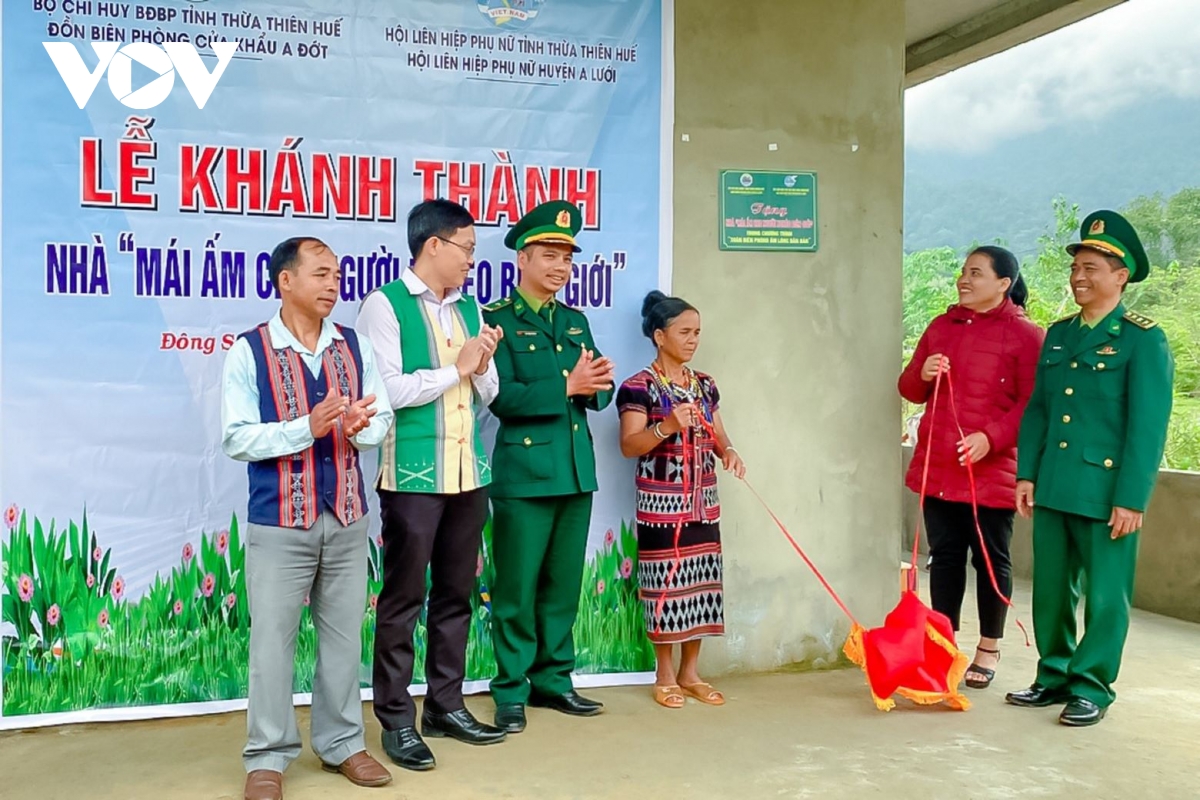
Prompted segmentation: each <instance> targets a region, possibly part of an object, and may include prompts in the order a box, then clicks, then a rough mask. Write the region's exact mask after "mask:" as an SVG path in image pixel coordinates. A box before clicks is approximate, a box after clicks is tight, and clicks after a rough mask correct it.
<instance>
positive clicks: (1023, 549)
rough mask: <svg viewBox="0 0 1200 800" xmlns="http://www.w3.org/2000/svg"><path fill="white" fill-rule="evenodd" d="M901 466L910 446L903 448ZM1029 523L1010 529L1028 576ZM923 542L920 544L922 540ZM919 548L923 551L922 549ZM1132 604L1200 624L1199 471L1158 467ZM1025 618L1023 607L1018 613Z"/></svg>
mask: <svg viewBox="0 0 1200 800" xmlns="http://www.w3.org/2000/svg"><path fill="white" fill-rule="evenodd" d="M903 459H904V464H905V465H906V466H907V464H908V462H909V461H910V460H911V459H912V448H910V447H904V448H903ZM917 506H918V501H917V496H916V494H914V493H913V492H910V491H908V490H907V489H905V490H904V529H905V533H904V541H905V542H906V546H907V547H908V548H909V550H910V551H911V548H912V537H913V532H914V530H915V524H916V520H917V513H918V512H917ZM1032 533H1033V532H1032V526H1031V525H1030V524H1029V522H1027V521H1026V520H1023V519H1021V518H1020V517H1018V518H1017V523H1016V526H1015V527H1014V530H1013V544H1012V557H1013V572H1014V573H1015V574H1016V575H1017V576H1018V577H1020V578H1025V579H1029V578H1031V577H1032V576H1033V546H1032V538H1031V537H1032ZM922 544H923V545H924V542H922ZM922 550H923V551H925V552H927V551H926V550H925V548H924V547H922ZM1133 604H1134V606H1136V607H1137V608H1141V609H1144V610H1146V611H1153V612H1154V613H1156V614H1165V615H1167V616H1170V617H1177V618H1178V619H1183V620H1188V621H1189V622H1200V473H1195V472H1178V471H1175V470H1163V471H1162V472H1160V473H1159V474H1158V486H1157V487H1156V488H1155V490H1154V496H1153V497H1152V498H1151V500H1150V508H1149V509H1147V511H1146V521H1145V527H1144V528H1143V529H1142V533H1141V543H1140V544H1139V547H1138V565H1137V581H1136V583H1135V584H1134V591H1133ZM1022 616H1023V618H1024V619H1029V613H1028V610H1027V609H1026V610H1025V611H1024V612H1023V614H1022Z"/></svg>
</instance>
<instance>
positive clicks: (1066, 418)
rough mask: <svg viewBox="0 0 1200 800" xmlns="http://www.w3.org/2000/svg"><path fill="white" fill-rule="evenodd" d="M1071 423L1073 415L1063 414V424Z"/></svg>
mask: <svg viewBox="0 0 1200 800" xmlns="http://www.w3.org/2000/svg"><path fill="white" fill-rule="evenodd" d="M1070 421H1071V415H1070V414H1063V422H1070Z"/></svg>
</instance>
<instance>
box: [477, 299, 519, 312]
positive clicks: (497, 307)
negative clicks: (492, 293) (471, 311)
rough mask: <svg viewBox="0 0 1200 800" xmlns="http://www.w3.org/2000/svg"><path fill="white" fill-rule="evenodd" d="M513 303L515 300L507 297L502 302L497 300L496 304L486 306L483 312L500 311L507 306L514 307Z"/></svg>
mask: <svg viewBox="0 0 1200 800" xmlns="http://www.w3.org/2000/svg"><path fill="white" fill-rule="evenodd" d="M512 301H513V299H512V297H511V296H509V297H505V298H504V299H502V300H497V301H496V302H494V303H491V304H489V305H486V306H484V307H483V310H484V311H499V310H500V309H502V308H504V307H505V306H510V305H512Z"/></svg>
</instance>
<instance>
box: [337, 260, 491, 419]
mask: <svg viewBox="0 0 1200 800" xmlns="http://www.w3.org/2000/svg"><path fill="white" fill-rule="evenodd" d="M400 280H401V281H402V282H403V283H404V286H405V287H406V288H407V289H408V291H409V293H410V294H413V295H415V296H417V297H419V298H421V301H422V302H424V303H425V305H426V307H427V308H428V309H429V311H430V312H431V314H432V315H433V316H435V318H436V319H437V321H438V324H439V325H440V326H441V328H442V332H443V333H445V334H446V338H450V337H451V336H453V334H454V321H453V316H452V315H453V313H454V304H455V303H457V302H458V301H459V300H461V299H462V292H461V291H460V290H458V289H452V290H450V291H449V292H447V293H446V296H445V297H442V298H439V297H437V296H436V295H435V294H434V293H433V290H432V289H430V288H429V287H428V286H426V285H425V282H424V281H422V280H421V279H420V278H418V277H417V275H416V273H414V272H413V271H412V270H411V269H409V270H405V272H404V275H403V276H402V277H401V278H400ZM475 313H476V314H478V315H479V323H480V327H482V325H483V312H482V311H480V310H479V306H478V304H477V305H476V312H475ZM354 329H355V330H356V331H359V332H360V334H365V335H366V336H367V337H369V338H370V340H371V342H372V343H373V344H374V345H375V359H376V361H377V362H378V363H379V374H380V375H381V376H382V377H383V383H384V385H385V386H386V387H387V396H388V399H389V400H390V401H391V404H392V408H397V409H399V408H411V407H414V406H423V405H425V404H426V403H432V402H433V401H434V400H437V399H438V398H439V397H441V396H442V395H443V394H445V393H446V392H448V391H449V390H450V389H452V388H453V387H455V386H457V385H458V382H459V376H458V367H457V366H456V365H454V364H449V365H447V366H444V367H438V368H435V369H418V370H413V371H411V372H405V371H404V359H403V357H402V356H401V352H400V320H398V319H397V318H396V312H395V310H394V309H393V308H392V304H391V301H390V300H388V299H387V297H386V296H385V295H384V294H383V293H382V292H380V291H378V290H376V291H373V292H371V293H370V294H369V295H367V298H366V299H365V300H364V301H363V304H362V308H360V309H359V311H358V320H357V321H356V322H355V323H354ZM464 333H466V331H464ZM471 383H472V384H473V385H474V387H475V391H476V392H477V393H478V394H479V398H480V400H481V401H482V403H481V405H482V408H480V409H476V410H477V411H482V410H483V408H487V406H488V405H490V404H491V402H492V401H493V400H495V399H496V394H497V393H498V392H499V391H500V377H499V375H497V374H496V364H495V362H494V361H491V360H489V361H488V366H487V370H485V371H484V373H483V374H482V375H475V374H472V375H471Z"/></svg>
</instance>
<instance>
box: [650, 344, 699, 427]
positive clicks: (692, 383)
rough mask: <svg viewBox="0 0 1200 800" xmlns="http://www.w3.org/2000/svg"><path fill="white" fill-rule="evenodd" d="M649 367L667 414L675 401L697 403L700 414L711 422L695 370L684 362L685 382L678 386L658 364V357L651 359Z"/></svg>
mask: <svg viewBox="0 0 1200 800" xmlns="http://www.w3.org/2000/svg"><path fill="white" fill-rule="evenodd" d="M650 367H651V370H650V372H651V374H653V376H654V383H655V385H656V386H658V388H659V394H660V395H661V396H662V398H663V401H664V402H665V403H666V410H667V414H668V416H669V415H670V413H671V410H672V408H673V407H674V405H675V403H676V402H678V403H699V404H700V414H701V416H702V417H703V418H704V419H705V420H707V421H708V422H710V423H711V422H712V410H711V409H710V408H709V404H708V398H707V397H705V396H704V390H703V389H702V388H701V386H700V379H699V378H698V377H697V376H696V372H695V370H693V369H692V368H691V367H689V366H687V365H686V364H685V365H684V366H683V377H684V381H685V384H684V385H683V386H679V385H678V384H676V383H674V382H672V381H671V379H670V378H669V377H668V376H667V373H666V370H664V369H663V368H662V366H660V365H659V363H658V359H655V360H654V361H652V362H651V364H650Z"/></svg>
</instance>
